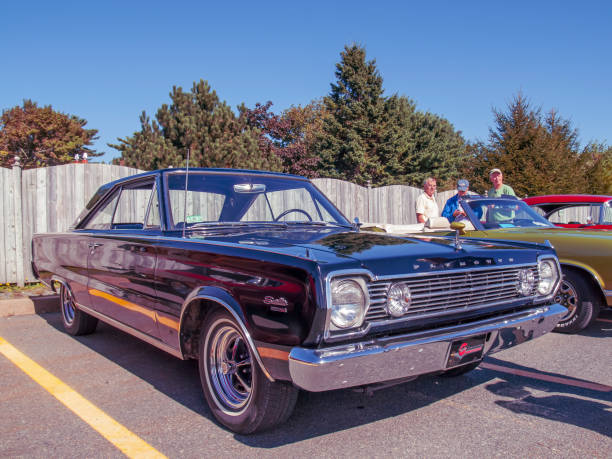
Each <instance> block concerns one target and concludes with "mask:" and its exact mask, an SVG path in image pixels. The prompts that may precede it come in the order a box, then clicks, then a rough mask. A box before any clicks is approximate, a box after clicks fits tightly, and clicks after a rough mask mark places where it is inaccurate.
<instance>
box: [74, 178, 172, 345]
mask: <svg viewBox="0 0 612 459" xmlns="http://www.w3.org/2000/svg"><path fill="white" fill-rule="evenodd" d="M158 202H159V201H158V197H157V187H156V186H155V180H154V179H152V178H149V179H147V180H140V181H135V182H129V183H126V184H124V185H122V186H119V187H117V189H116V190H114V192H113V193H112V195H111V196H110V197H109V198H108V199H107V200H106V202H105V203H104V204H103V205H102V206H101V207H100V210H99V212H98V213H97V214H96V215H94V217H93V218H92V219H90V221H89V222H87V223H86V225H85V229H88V230H89V231H90V235H89V236H90V237H89V254H88V263H87V265H88V274H89V281H88V292H89V295H90V303H91V305H92V306H91V307H92V308H93V309H94V310H96V311H97V312H99V313H101V314H103V315H105V316H107V317H109V318H112V319H114V320H116V321H118V322H121V323H122V324H125V325H128V326H129V327H131V328H134V329H136V330H139V331H141V332H143V333H146V334H148V335H151V336H157V335H158V333H157V324H156V322H157V321H156V313H155V309H156V305H157V296H156V291H155V284H154V280H155V264H156V259H157V249H156V241H157V239H158V236H159V234H160V221H159V210H158V204H157V203H158Z"/></svg>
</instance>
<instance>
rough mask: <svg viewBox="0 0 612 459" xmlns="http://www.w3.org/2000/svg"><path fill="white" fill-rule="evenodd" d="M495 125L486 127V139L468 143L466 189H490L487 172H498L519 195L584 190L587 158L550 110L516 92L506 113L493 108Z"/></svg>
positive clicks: (568, 126)
mask: <svg viewBox="0 0 612 459" xmlns="http://www.w3.org/2000/svg"><path fill="white" fill-rule="evenodd" d="M493 113H494V118H495V125H496V126H495V129H489V142H488V144H484V143H483V142H479V143H477V144H473V145H470V146H469V151H470V157H471V164H469V165H468V166H467V167H466V169H465V170H464V172H465V173H466V175H468V176H469V178H470V179H471V181H472V182H473V183H472V188H473V189H474V188H475V189H478V190H479V191H484V190H486V189H488V188H490V183H489V181H488V175H487V174H488V171H489V170H490V169H492V168H494V167H496V168H499V169H501V170H502V172H503V173H504V176H505V178H504V182H505V183H508V184H509V185H511V186H512V187H513V188H514V191H515V192H516V194H517V195H519V196H524V195H536V194H555V193H584V192H585V190H586V189H587V188H588V187H589V184H588V180H587V169H588V167H589V166H588V164H587V163H586V162H585V160H586V159H587V156H582V155H581V152H580V150H579V143H578V131H577V130H576V129H574V128H573V127H572V125H571V123H570V122H569V121H568V120H564V119H562V118H561V117H560V116H559V115H558V114H557V112H556V111H554V110H551V111H550V112H548V113H547V114H546V115H542V112H541V109H540V108H537V109H533V108H532V107H531V106H530V104H529V102H528V100H527V99H526V98H525V97H524V96H523V95H522V94H518V95H517V96H515V97H514V98H513V100H512V102H511V103H510V104H509V105H508V107H507V111H505V112H503V111H500V110H493Z"/></svg>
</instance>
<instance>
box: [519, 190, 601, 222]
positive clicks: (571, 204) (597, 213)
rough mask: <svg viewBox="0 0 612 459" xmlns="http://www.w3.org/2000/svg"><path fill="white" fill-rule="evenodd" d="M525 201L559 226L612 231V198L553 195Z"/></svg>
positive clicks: (584, 195) (585, 195)
mask: <svg viewBox="0 0 612 459" xmlns="http://www.w3.org/2000/svg"><path fill="white" fill-rule="evenodd" d="M523 201H525V202H526V203H527V204H528V205H530V206H531V207H533V208H534V209H535V210H536V211H537V212H538V213H539V214H540V215H543V216H544V217H546V218H547V219H548V221H550V222H551V223H554V224H555V225H557V226H563V227H565V228H585V229H612V196H601V195H599V196H597V195H592V194H553V195H548V196H532V197H530V198H525V199H523Z"/></svg>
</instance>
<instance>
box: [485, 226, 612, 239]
mask: <svg viewBox="0 0 612 459" xmlns="http://www.w3.org/2000/svg"><path fill="white" fill-rule="evenodd" d="M481 233H482V234H486V235H487V236H489V237H492V238H495V237H502V238H503V239H512V238H516V240H529V241H540V242H543V241H545V240H549V241H551V242H553V240H563V239H566V240H573V239H577V240H593V241H597V240H599V241H612V231H605V230H601V231H593V230H584V229H578V228H563V227H560V226H555V227H546V228H531V227H530V228H499V229H489V230H485V231H482V232H481Z"/></svg>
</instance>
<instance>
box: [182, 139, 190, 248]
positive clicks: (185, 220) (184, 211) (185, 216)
mask: <svg viewBox="0 0 612 459" xmlns="http://www.w3.org/2000/svg"><path fill="white" fill-rule="evenodd" d="M190 153H191V148H187V167H186V170H185V202H184V205H185V207H184V209H183V238H184V237H185V228H186V227H187V181H188V180H189V155H190Z"/></svg>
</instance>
